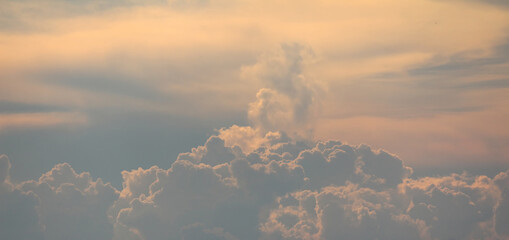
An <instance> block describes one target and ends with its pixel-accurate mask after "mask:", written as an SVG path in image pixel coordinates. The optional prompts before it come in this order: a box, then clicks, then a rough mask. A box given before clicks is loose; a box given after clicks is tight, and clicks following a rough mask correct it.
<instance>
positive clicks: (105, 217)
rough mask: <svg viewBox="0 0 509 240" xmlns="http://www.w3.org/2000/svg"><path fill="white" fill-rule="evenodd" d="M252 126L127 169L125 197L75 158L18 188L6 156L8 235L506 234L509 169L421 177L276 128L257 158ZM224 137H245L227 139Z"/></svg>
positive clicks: (384, 160)
mask: <svg viewBox="0 0 509 240" xmlns="http://www.w3.org/2000/svg"><path fill="white" fill-rule="evenodd" d="M252 130H253V129H249V127H239V126H234V127H232V128H231V129H222V130H220V133H218V136H212V137H210V138H209V139H208V140H207V141H206V143H205V144H204V145H203V146H198V147H196V148H194V149H192V150H191V152H188V153H182V154H180V155H179V157H178V159H177V160H176V161H175V162H174V163H173V164H172V165H171V168H169V169H163V168H160V167H157V166H153V167H151V168H149V169H142V168H138V169H134V170H131V171H123V172H122V178H123V184H122V190H121V191H117V190H116V189H115V188H113V187H112V186H111V185H110V184H108V183H106V184H105V183H103V182H102V181H101V179H96V180H94V179H92V178H91V176H90V174H89V173H86V172H84V173H76V172H75V171H74V170H73V169H72V167H71V166H70V165H69V164H66V163H63V164H58V165H56V166H55V167H54V168H53V169H52V170H51V171H49V172H47V173H45V174H43V175H42V176H41V177H40V178H39V180H37V181H25V182H22V183H19V184H13V183H11V182H10V181H9V177H8V176H9V169H10V163H9V161H8V159H7V157H5V156H2V157H0V160H1V161H0V167H1V168H0V170H1V171H0V179H1V180H2V181H3V183H2V189H1V191H0V198H1V199H4V200H3V201H2V202H0V210H1V211H3V212H5V213H9V214H7V215H6V214H2V215H1V216H2V217H3V220H2V221H6V222H7V223H9V224H10V225H9V224H8V225H6V226H10V228H9V229H7V228H6V229H5V231H6V232H7V233H8V234H9V236H13V237H14V238H19V237H25V239H38V238H41V236H42V237H44V238H46V239H57V240H58V239H67V238H68V237H72V238H80V239H115V240H117V239H138V240H143V239H154V240H157V239H168V238H170V239H196V238H207V239H228V240H232V239H337V238H338V237H345V236H346V237H348V238H353V239H357V238H359V239H502V238H504V237H506V236H507V235H508V233H507V231H506V229H505V226H506V225H507V215H508V211H507V209H508V204H507V203H508V199H509V197H508V189H507V187H506V186H507V179H509V178H508V177H507V176H508V172H502V173H500V174H498V175H497V176H496V177H494V178H489V177H486V176H469V175H468V174H461V175H460V174H452V175H449V176H443V177H423V178H411V177H410V176H411V173H412V169H411V168H410V167H408V166H406V165H405V163H404V162H403V161H402V160H400V159H399V158H398V157H397V156H395V155H393V154H390V153H388V152H386V151H384V150H373V149H372V148H370V147H369V146H366V145H358V146H356V145H349V144H346V143H343V142H340V141H326V142H313V141H302V140H295V139H292V138H289V137H288V136H285V135H284V134H279V133H275V132H269V133H267V134H266V136H265V137H264V139H265V141H263V143H262V144H260V145H259V146H258V147H257V148H256V149H253V150H252V151H249V152H247V151H244V150H243V149H242V148H240V147H239V146H238V144H236V143H235V140H236V139H239V136H242V135H243V134H246V132H247V133H250V132H252ZM221 131H223V132H224V131H226V132H229V134H227V135H224V134H223V135H222V136H227V137H231V136H236V137H234V138H229V139H228V141H229V144H226V142H228V141H226V140H224V139H222V138H221V137H220V136H221ZM235 131H239V133H235ZM248 136H249V134H248ZM243 142H244V141H241V143H243ZM16 209H23V211H24V212H25V213H23V214H22V213H21V212H18V210H16ZM12 211H15V212H12ZM7 216H15V217H14V218H10V217H7ZM2 227H3V225H2Z"/></svg>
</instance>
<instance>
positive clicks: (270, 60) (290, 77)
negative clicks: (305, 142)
mask: <svg viewBox="0 0 509 240" xmlns="http://www.w3.org/2000/svg"><path fill="white" fill-rule="evenodd" d="M311 55H312V51H311V50H310V49H309V48H305V47H303V46H302V45H299V44H282V45H281V48H280V49H278V50H277V51H275V52H273V53H269V54H265V55H262V56H261V57H260V59H259V60H258V62H257V63H256V64H255V65H253V66H249V67H244V69H243V71H244V73H243V74H244V75H251V77H253V78H255V79H259V81H262V82H265V83H266V84H268V87H269V88H262V89H260V90H259V91H258V93H257V94H256V101H255V102H253V103H251V104H250V105H249V110H248V118H249V120H250V121H251V122H252V125H253V126H254V127H255V128H260V129H261V130H262V131H264V132H267V131H278V130H281V131H284V132H287V133H290V134H292V135H295V134H301V135H303V134H304V135H305V136H306V135H309V131H311V129H308V128H309V125H308V124H309V121H310V120H311V119H313V118H312V115H313V114H314V113H313V110H314V109H312V106H313V105H314V104H316V101H317V91H318V88H317V86H316V84H314V83H313V81H310V80H309V79H307V77H306V76H305V75H304V72H303V67H304V66H303V64H304V61H305V60H306V59H305V58H309V56H311ZM308 61H309V60H308ZM315 82H316V81H315ZM303 130H304V131H303ZM306 131H308V132H306Z"/></svg>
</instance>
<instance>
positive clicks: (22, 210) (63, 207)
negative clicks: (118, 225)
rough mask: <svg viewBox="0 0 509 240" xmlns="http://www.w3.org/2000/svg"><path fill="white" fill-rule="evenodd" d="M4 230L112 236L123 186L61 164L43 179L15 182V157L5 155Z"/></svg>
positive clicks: (17, 234) (21, 235)
mask: <svg viewBox="0 0 509 240" xmlns="http://www.w3.org/2000/svg"><path fill="white" fill-rule="evenodd" d="M0 167H1V171H0V172H1V174H2V175H1V177H2V179H3V182H2V186H1V189H0V199H1V200H2V201H1V202H0V212H1V213H2V214H1V215H0V216H1V217H0V218H1V222H2V224H1V226H0V228H2V236H3V237H7V239H55V240H59V239H69V238H72V239H112V237H113V222H112V221H111V220H112V219H110V217H109V216H108V214H107V211H108V209H109V208H110V207H111V206H112V205H113V202H114V201H116V200H117V198H118V195H119V194H118V191H117V190H116V189H114V188H113V187H112V186H111V185H110V184H104V183H103V182H102V181H101V179H97V180H95V181H94V180H92V178H91V177H90V175H89V174H88V173H81V174H77V173H76V172H75V171H74V170H73V169H72V168H71V166H70V165H68V164H66V163H64V164H58V165H56V166H55V167H54V168H53V169H52V170H51V171H49V172H47V173H45V174H43V175H42V176H41V177H40V178H39V180H38V181H26V182H22V183H20V184H12V183H10V182H9V181H8V178H6V177H7V176H8V170H9V168H10V163H9V160H8V159H7V157H5V155H2V156H1V157H0Z"/></svg>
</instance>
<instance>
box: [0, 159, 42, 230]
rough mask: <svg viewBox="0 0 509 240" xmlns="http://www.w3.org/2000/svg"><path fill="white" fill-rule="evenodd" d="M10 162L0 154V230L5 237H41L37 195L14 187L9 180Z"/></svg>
mask: <svg viewBox="0 0 509 240" xmlns="http://www.w3.org/2000/svg"><path fill="white" fill-rule="evenodd" d="M10 168H11V164H10V161H9V159H8V158H7V156H5V155H0V223H1V224H0V231H1V232H2V237H3V238H6V239H34V240H35V239H41V238H42V228H41V226H40V224H39V217H38V214H37V211H36V208H35V207H36V206H37V205H38V204H39V201H38V198H37V196H35V194H33V193H31V192H23V191H20V190H19V189H16V188H15V186H13V185H12V183H10V181H9V170H10Z"/></svg>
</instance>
